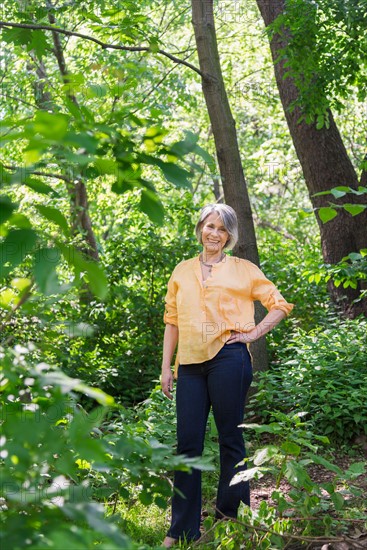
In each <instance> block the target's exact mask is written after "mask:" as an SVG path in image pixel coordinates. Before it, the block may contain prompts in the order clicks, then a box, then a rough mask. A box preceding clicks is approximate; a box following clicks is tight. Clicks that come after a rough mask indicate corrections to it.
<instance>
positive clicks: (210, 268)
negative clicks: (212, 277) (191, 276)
mask: <svg viewBox="0 0 367 550" xmlns="http://www.w3.org/2000/svg"><path fill="white" fill-rule="evenodd" d="M223 258H224V254H223V253H222V254H221V256H220V258H219V260H217V261H216V262H214V263H213V264H207V263H205V262H204V260H202V259H201V256H200V263H201V264H202V265H205V267H208V268H209V270H210V271H211V270H212V268H213V265H214V264H219V262H221V261H222V260H223Z"/></svg>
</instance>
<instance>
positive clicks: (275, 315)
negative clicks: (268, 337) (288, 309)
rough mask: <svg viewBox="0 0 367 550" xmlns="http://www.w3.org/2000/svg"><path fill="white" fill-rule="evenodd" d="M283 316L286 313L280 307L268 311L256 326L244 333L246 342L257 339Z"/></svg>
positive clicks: (274, 325)
mask: <svg viewBox="0 0 367 550" xmlns="http://www.w3.org/2000/svg"><path fill="white" fill-rule="evenodd" d="M285 317H286V314H285V313H284V311H282V310H281V309H273V310H271V311H269V313H268V314H267V315H265V317H264V319H263V320H262V321H261V322H260V323H259V324H258V325H256V327H254V328H253V329H252V330H250V331H249V332H247V333H245V334H246V338H247V339H248V342H251V341H254V340H258V339H259V338H261V337H262V336H264V335H265V334H267V333H268V332H270V331H271V330H272V329H273V328H274V327H276V326H277V325H278V324H279V323H280V321H281V320H282V319H284V318H285Z"/></svg>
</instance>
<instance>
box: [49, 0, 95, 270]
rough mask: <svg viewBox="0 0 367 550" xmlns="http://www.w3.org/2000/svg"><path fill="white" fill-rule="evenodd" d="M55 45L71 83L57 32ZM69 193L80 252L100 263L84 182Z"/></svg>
mask: <svg viewBox="0 0 367 550" xmlns="http://www.w3.org/2000/svg"><path fill="white" fill-rule="evenodd" d="M47 7H48V8H50V7H52V6H51V4H50V2H47ZM48 19H49V21H50V23H51V24H52V25H54V24H55V23H56V20H55V17H54V15H53V13H52V12H49V14H48ZM52 39H53V43H54V54H55V57H56V60H57V64H58V67H59V71H60V74H61V77H62V80H63V82H64V84H68V83H69V73H68V69H67V65H66V61H65V57H64V52H63V49H62V45H61V41H60V35H59V34H58V33H57V32H52ZM68 97H69V99H70V100H71V101H72V102H73V103H74V105H75V106H76V107H78V108H79V104H78V100H77V98H76V97H75V95H74V94H73V93H72V92H71V91H69V92H68ZM68 193H69V197H70V217H71V224H72V231H73V233H74V235H76V236H79V235H81V236H82V237H83V239H84V241H85V242H86V245H85V246H79V249H80V251H81V252H82V253H83V254H84V255H85V256H86V257H87V258H90V259H92V260H95V261H98V260H99V254H98V247H97V241H96V238H95V236H94V233H93V228H92V222H91V219H90V216H89V205H88V194H87V188H86V185H85V183H84V181H83V180H81V179H78V180H76V181H72V182H70V183H69V184H68Z"/></svg>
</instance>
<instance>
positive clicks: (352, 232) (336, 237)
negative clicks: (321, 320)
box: [257, 0, 367, 317]
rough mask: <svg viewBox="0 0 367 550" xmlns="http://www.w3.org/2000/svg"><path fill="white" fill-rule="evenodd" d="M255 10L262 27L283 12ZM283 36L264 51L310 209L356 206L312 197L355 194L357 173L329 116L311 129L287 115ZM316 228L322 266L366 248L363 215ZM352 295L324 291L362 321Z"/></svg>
mask: <svg viewBox="0 0 367 550" xmlns="http://www.w3.org/2000/svg"><path fill="white" fill-rule="evenodd" d="M257 5H258V7H259V10H260V12H261V15H262V17H263V20H264V23H265V25H266V26H268V25H270V24H271V23H272V22H273V21H274V20H275V18H276V17H277V16H278V15H280V14H281V13H282V12H283V9H284V0H272V1H271V2H269V0H257ZM286 44H287V39H286V34H285V33H283V34H282V36H280V35H279V34H277V35H274V36H273V37H272V39H271V41H270V49H271V54H272V58H273V62H274V71H275V78H276V82H277V86H278V89H279V94H280V99H281V101H282V105H283V109H284V113H285V116H286V119H287V123H288V127H289V131H290V134H291V137H292V140H293V143H294V146H295V149H296V153H297V156H298V159H299V161H300V163H301V166H302V170H303V174H304V178H305V181H306V185H307V188H308V191H309V194H310V199H311V202H312V205H313V207H314V208H315V209H318V208H320V207H323V206H329V205H330V204H329V203H330V202H333V203H335V204H342V203H343V202H348V203H355V204H358V203H361V202H363V200H361V199H363V197H358V196H356V195H354V194H352V195H351V194H348V195H347V196H346V197H343V198H341V199H334V197H333V196H332V195H323V196H319V197H315V196H314V194H315V193H319V192H321V191H329V190H330V189H332V188H333V187H337V186H340V185H343V186H348V187H351V188H352V189H357V188H358V185H359V182H358V176H357V173H356V171H355V169H354V167H353V165H352V162H351V160H350V158H349V157H348V154H347V151H346V148H345V146H344V143H343V141H342V138H341V136H340V133H339V131H338V128H337V126H336V123H335V121H334V118H333V116H332V113H331V112H330V113H329V115H330V126H329V128H326V127H323V128H321V129H319V130H318V129H316V126H315V124H306V123H305V122H304V121H302V122H298V121H299V118H300V116H301V111H300V109H299V108H296V109H294V110H293V111H290V109H289V107H290V105H291V104H292V103H293V102H294V101H295V100H296V99H297V97H298V90H297V87H296V85H295V83H294V81H293V79H292V78H291V77H285V73H286V71H287V68H286V67H285V66H284V63H285V61H284V60H281V61H279V62H278V57H279V53H280V50H281V49H283V48H284V47H286ZM316 217H317V221H318V224H319V228H320V236H321V246H322V254H323V258H324V261H325V263H329V264H336V263H338V262H339V261H340V260H341V259H342V258H343V257H344V256H347V255H348V254H349V253H351V252H358V251H359V250H360V249H362V248H366V247H367V232H366V229H365V228H366V225H367V210H365V211H364V212H363V213H361V214H359V215H357V216H355V217H352V216H351V215H350V214H349V213H348V212H346V211H345V210H344V209H340V210H339V209H338V215H337V216H336V217H335V218H334V219H332V220H330V221H328V222H327V223H322V221H321V220H320V218H319V216H318V215H317V216H316ZM360 290H361V289H360V288H358V289H357V290H354V289H351V288H348V289H344V288H342V287H341V286H340V287H338V288H336V287H335V286H334V285H333V284H331V285H330V286H329V292H330V294H331V297H332V298H333V300H334V301H335V302H336V303H337V304H339V305H340V306H341V308H342V311H343V313H344V314H346V315H348V316H351V317H355V316H357V315H359V314H361V313H364V314H365V315H367V300H364V301H359V302H356V303H354V300H355V299H357V298H358V296H359V294H360Z"/></svg>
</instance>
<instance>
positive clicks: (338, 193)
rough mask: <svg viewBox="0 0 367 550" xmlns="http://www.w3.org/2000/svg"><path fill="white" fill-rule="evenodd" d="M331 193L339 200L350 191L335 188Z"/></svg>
mask: <svg viewBox="0 0 367 550" xmlns="http://www.w3.org/2000/svg"><path fill="white" fill-rule="evenodd" d="M330 193H331V194H332V195H333V196H334V197H335V198H336V199H339V198H340V197H344V196H345V195H346V193H348V191H344V190H341V189H339V188H338V187H334V189H331V190H330Z"/></svg>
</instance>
